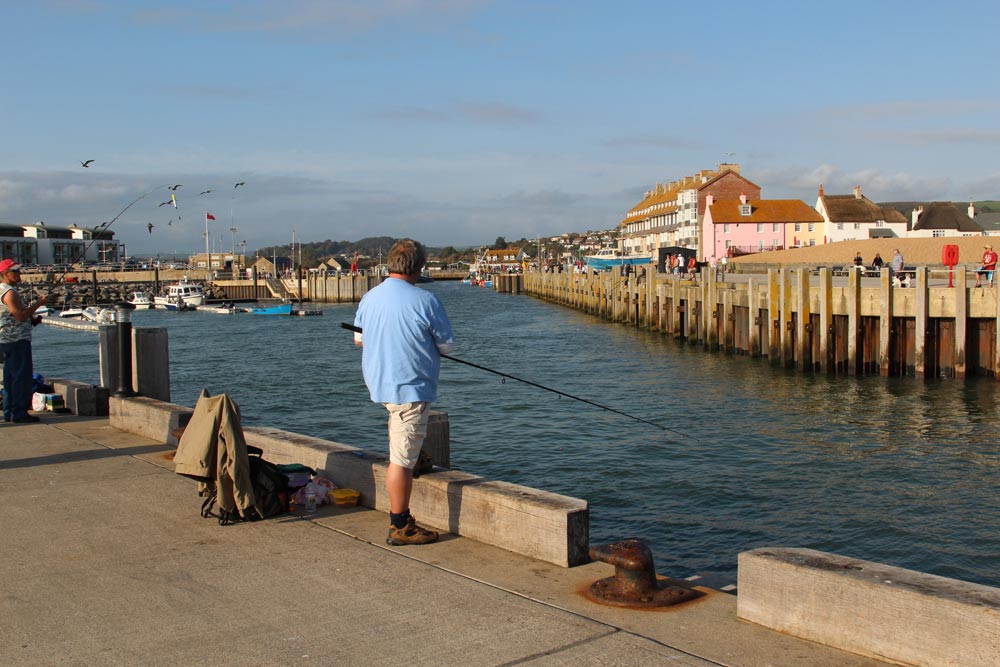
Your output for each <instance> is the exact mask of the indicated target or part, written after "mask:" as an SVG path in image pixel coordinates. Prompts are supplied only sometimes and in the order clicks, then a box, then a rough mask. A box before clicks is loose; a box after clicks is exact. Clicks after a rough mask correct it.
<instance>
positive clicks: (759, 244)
mask: <svg viewBox="0 0 1000 667" xmlns="http://www.w3.org/2000/svg"><path fill="white" fill-rule="evenodd" d="M762 250H764V239H760V240H759V241H757V252H761V251H762Z"/></svg>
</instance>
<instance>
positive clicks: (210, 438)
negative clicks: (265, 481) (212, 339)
mask: <svg viewBox="0 0 1000 667" xmlns="http://www.w3.org/2000/svg"><path fill="white" fill-rule="evenodd" d="M174 472H176V473H177V474H178V475H184V476H186V477H192V478H194V479H196V480H198V482H199V484H198V493H199V495H202V496H204V495H208V494H209V493H211V492H212V490H213V489H214V490H215V491H216V492H217V494H218V496H217V498H216V502H217V503H218V505H219V510H220V511H222V512H230V513H231V512H232V511H233V510H234V509H236V510H239V513H240V514H241V515H245V513H246V510H247V509H249V508H250V507H253V506H254V502H255V501H254V494H253V487H252V486H251V484H250V463H249V461H248V459H247V443H246V440H245V439H244V438H243V427H242V426H241V424H240V409H239V408H238V407H237V406H236V403H234V402H233V401H232V399H230V398H229V396H228V395H226V394H219V395H218V396H207V395H206V394H205V393H203V394H202V396H200V397H199V398H198V404H197V405H196V406H195V408H194V414H193V415H192V416H191V421H190V422H189V423H188V425H187V428H185V429H184V435H183V436H181V441H180V443H179V444H178V445H177V453H176V454H175V455H174Z"/></svg>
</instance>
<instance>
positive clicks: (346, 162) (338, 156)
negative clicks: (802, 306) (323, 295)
mask: <svg viewBox="0 0 1000 667" xmlns="http://www.w3.org/2000/svg"><path fill="white" fill-rule="evenodd" d="M998 19H1000V3H996V2H961V1H959V2H955V3H950V4H947V5H941V4H939V3H929V2H927V3H913V2H906V3H904V2H896V1H894V0H891V1H880V0H866V1H865V2H858V1H855V0H844V1H841V2H838V3H812V2H802V1H801V0H797V1H796V2H785V1H784V0H774V1H772V2H767V3H747V2H730V1H728V0H722V1H717V2H710V3H691V2H688V3H675V2H664V1H663V0H657V1H650V2H643V1H632V0H619V1H617V2H591V1H588V0H576V1H573V2H570V1H563V0H537V1H534V2H524V1H520V0H504V1H496V2H494V1H490V0H281V1H280V2H279V1H277V0H275V1H271V0H266V1H265V0H242V1H235V0H232V1H222V0H214V1H212V0H197V1H188V0H174V1H172V2H167V3H164V2H159V3H151V2H144V1H131V2H125V1H117V0H32V1H31V2H29V1H27V0H25V1H23V2H20V1H13V0H0V56H2V62H3V66H2V67H0V224H30V223H33V222H36V221H39V220H42V221H45V222H46V224H49V225H58V226H67V225H70V224H75V225H79V226H95V225H99V224H102V223H105V222H108V221H110V220H114V222H113V224H112V227H111V229H112V230H113V231H114V232H115V234H116V238H118V239H119V240H121V241H123V242H124V243H125V244H126V246H127V249H128V253H129V254H130V255H132V254H136V255H142V254H145V255H155V254H156V253H163V254H169V253H189V252H197V251H199V250H204V248H205V239H204V235H203V233H204V231H205V227H206V218H205V213H206V212H210V213H211V214H212V215H213V216H215V221H211V222H209V223H208V226H209V230H210V231H209V236H210V243H211V248H212V249H216V250H220V251H221V250H230V249H232V247H233V246H237V250H239V249H241V248H242V246H239V244H240V243H241V242H244V241H245V242H246V249H247V251H248V252H253V250H254V249H256V248H259V247H265V246H269V245H273V244H278V245H285V244H288V243H290V242H291V241H292V238H293V237H294V239H295V240H296V242H311V241H323V240H326V239H331V240H335V241H337V240H350V241H354V240H358V239H361V238H364V237H369V236H392V237H403V236H409V237H412V238H415V239H417V240H420V241H423V242H424V243H427V244H429V245H432V246H444V245H454V246H456V247H464V246H475V245H480V244H488V243H492V242H493V241H494V239H496V238H497V237H498V236H503V237H505V238H507V239H508V240H514V239H519V238H521V237H525V238H535V237H537V236H539V235H541V236H554V235H558V234H562V233H565V232H583V231H587V230H604V229H612V228H614V227H615V226H616V225H617V224H618V222H620V221H621V219H622V217H623V216H624V215H625V213H626V212H627V211H628V210H629V209H630V208H632V207H633V206H634V205H635V204H637V203H638V202H639V201H641V199H642V197H643V193H644V192H645V191H647V190H649V189H651V188H652V187H653V186H654V185H655V184H656V183H660V182H664V183H665V182H669V181H672V180H676V179H679V178H682V177H684V176H687V175H693V174H695V173H697V172H699V171H701V170H702V169H715V168H717V167H718V165H719V164H720V163H725V162H735V163H738V164H740V165H741V169H742V173H743V175H744V176H746V177H747V178H748V179H750V180H751V181H753V182H754V183H756V184H758V185H760V186H761V188H762V196H763V197H764V198H766V199H802V200H803V201H805V202H806V203H808V204H810V205H812V204H814V203H815V200H816V194H817V189H818V187H819V186H820V185H821V184H822V185H823V186H824V190H825V192H826V193H827V194H848V193H850V192H852V191H853V188H854V186H855V185H861V187H862V191H863V193H864V194H865V195H866V196H867V197H869V198H870V199H872V200H874V201H877V202H878V201H898V200H920V201H932V200H954V201H967V200H969V199H977V200H983V199H1000V166H998V165H1000V161H998V160H997V159H996V155H997V152H998V148H1000V125H998V122H997V119H998V118H1000V114H998V111H1000V93H998V92H997V91H998V87H997V86H996V85H995V84H996V81H997V75H996V73H995V72H996V70H997V65H996V61H997V46H996V39H995V26H996V25H997V24H998V23H1000V21H998ZM85 160H93V162H92V163H91V164H90V166H89V167H87V168H84V167H83V166H81V162H82V161H85ZM238 182H245V185H244V186H241V187H239V188H236V187H234V186H235V184H236V183H238ZM175 184H181V187H180V188H178V189H176V190H175V191H174V192H175V194H176V197H177V204H178V205H177V208H176V209H175V208H174V207H173V206H172V205H166V206H160V204H161V203H163V202H164V201H167V200H169V199H170V193H171V191H170V190H168V189H167V187H166V186H169V185H175ZM206 190H212V192H208V193H207V194H200V193H201V192H204V191H206ZM130 204H131V206H129V205H130ZM126 207H127V210H125V212H124V213H121V215H120V216H119V213H120V212H121V211H122V210H123V209H126ZM116 216H118V217H117V218H116ZM149 224H152V225H153V228H152V230H150V229H149V227H148V225H149ZM232 228H235V229H236V231H232Z"/></svg>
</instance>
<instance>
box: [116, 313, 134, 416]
mask: <svg viewBox="0 0 1000 667" xmlns="http://www.w3.org/2000/svg"><path fill="white" fill-rule="evenodd" d="M115 323H116V326H117V327H118V387H117V389H115V396H119V397H125V396H135V391H134V390H133V389H132V311H131V310H129V309H128V308H126V307H125V306H124V305H123V304H118V307H117V308H116V310H115Z"/></svg>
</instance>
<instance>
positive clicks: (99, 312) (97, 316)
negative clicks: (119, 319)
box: [83, 306, 115, 324]
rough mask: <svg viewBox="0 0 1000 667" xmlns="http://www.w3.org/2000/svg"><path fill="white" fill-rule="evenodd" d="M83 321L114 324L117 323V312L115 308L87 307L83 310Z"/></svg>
mask: <svg viewBox="0 0 1000 667" xmlns="http://www.w3.org/2000/svg"><path fill="white" fill-rule="evenodd" d="M83 319H85V320H90V321H91V322H97V323H98V324H112V323H114V321H115V311H114V309H113V308H99V307H97V306H87V307H86V308H84V309H83Z"/></svg>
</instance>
